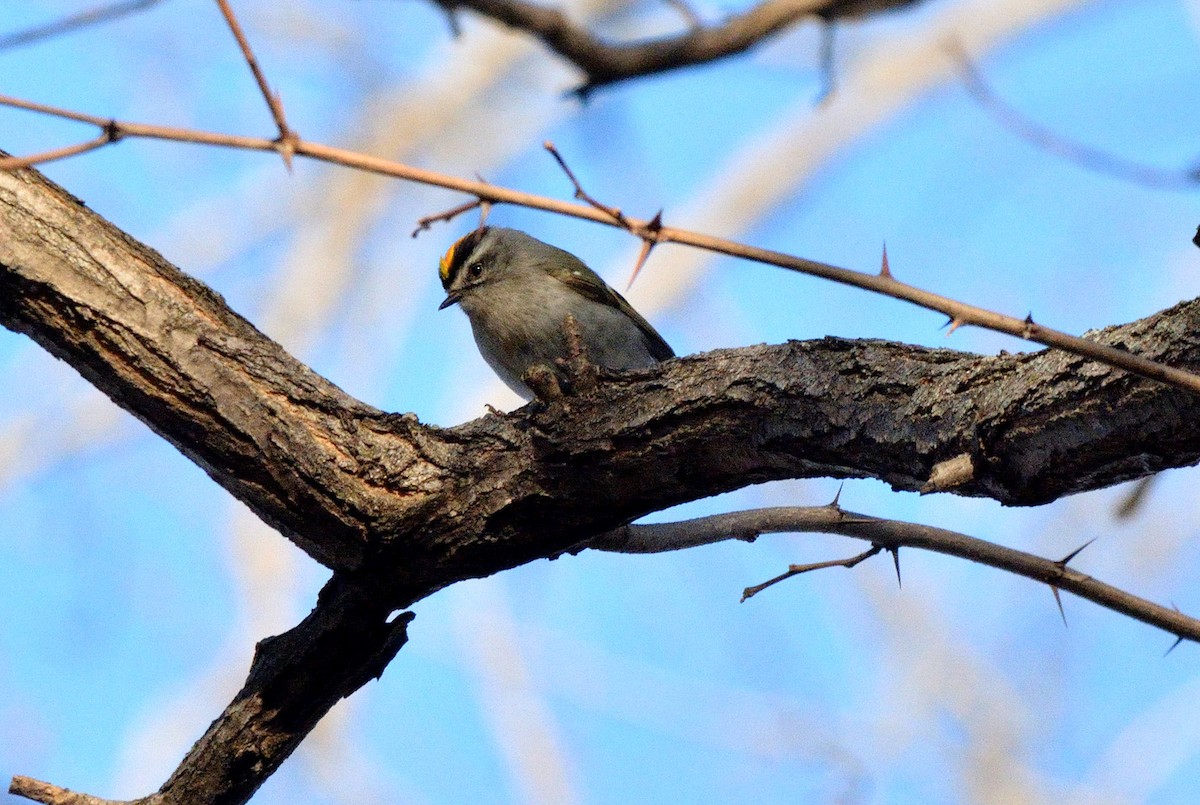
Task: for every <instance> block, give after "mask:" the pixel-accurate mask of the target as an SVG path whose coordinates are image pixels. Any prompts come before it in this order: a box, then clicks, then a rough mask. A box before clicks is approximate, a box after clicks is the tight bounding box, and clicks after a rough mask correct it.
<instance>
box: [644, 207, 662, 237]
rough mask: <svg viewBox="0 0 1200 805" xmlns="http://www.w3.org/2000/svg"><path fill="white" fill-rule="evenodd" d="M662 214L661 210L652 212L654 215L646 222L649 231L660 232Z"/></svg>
mask: <svg viewBox="0 0 1200 805" xmlns="http://www.w3.org/2000/svg"><path fill="white" fill-rule="evenodd" d="M662 214H663V211H662V210H659V211H658V212H656V213H654V217H653V218H651V219H650V221H649V222H648V223H647V224H646V229H648V230H649V231H651V232H654V233H658V232H661V231H662Z"/></svg>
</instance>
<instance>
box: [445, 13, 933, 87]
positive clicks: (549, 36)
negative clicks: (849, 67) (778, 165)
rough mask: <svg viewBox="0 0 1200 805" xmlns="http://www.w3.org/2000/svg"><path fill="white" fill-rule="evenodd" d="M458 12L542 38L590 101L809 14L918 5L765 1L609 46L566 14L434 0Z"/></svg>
mask: <svg viewBox="0 0 1200 805" xmlns="http://www.w3.org/2000/svg"><path fill="white" fill-rule="evenodd" d="M435 2H437V4H438V5H440V6H442V7H443V8H445V9H447V11H449V12H451V13H453V12H454V10H455V9H459V8H468V9H471V10H472V11H475V12H477V13H479V14H483V15H484V16H487V17H491V18H492V19H494V20H496V21H497V22H502V23H504V24H505V25H507V26H509V27H510V28H516V29H519V30H522V31H526V32H528V33H530V34H532V35H533V36H535V37H537V38H538V39H540V40H541V41H542V43H543V44H545V45H546V46H547V47H549V48H550V49H551V50H553V51H554V52H555V53H557V54H558V55H560V56H562V57H563V58H565V59H567V60H568V61H570V62H571V63H573V64H574V65H575V66H576V67H578V68H579V69H580V70H582V71H583V74H584V83H583V84H582V85H581V86H580V87H579V88H577V89H576V90H575V92H576V94H578V95H581V96H586V95H587V94H588V93H589V92H591V91H592V90H594V89H597V88H599V87H602V86H604V85H606V84H613V83H616V82H618V81H625V80H628V79H630V78H636V77H639V76H647V75H653V74H655V73H661V72H666V71H668V70H677V69H679V68H681V67H690V66H693V65H697V64H704V63H706V62H710V61H716V60H717V59H723V58H726V57H728V56H733V55H736V54H738V53H743V52H745V51H746V50H748V49H750V48H751V47H754V46H755V45H757V44H759V43H760V42H762V41H763V40H765V39H768V38H770V37H771V36H774V35H775V34H777V33H779V32H780V31H782V30H783V29H785V28H787V27H789V26H791V25H793V24H795V23H797V22H799V21H800V20H802V19H804V18H805V17H809V16H815V17H821V18H823V19H825V20H834V19H838V18H842V17H848V16H860V15H864V14H868V13H873V12H876V11H880V10H885V9H888V8H896V7H899V6H906V5H912V4H913V3H915V2H918V0H765V1H764V2H762V3H760V4H758V5H756V6H754V7H752V8H751V9H750V10H748V11H745V12H742V13H741V14H735V15H733V16H731V17H729V18H728V19H727V20H725V21H724V22H722V23H719V24H717V25H712V26H704V25H695V24H692V25H689V27H688V28H687V30H685V31H683V32H682V33H679V34H676V35H674V36H665V37H661V38H655V39H647V40H643V41H639V42H628V43H621V44H613V43H609V42H605V41H604V40H602V39H600V38H599V37H597V36H595V35H593V34H592V33H591V32H590V31H588V30H587V29H585V28H583V27H580V26H578V25H575V24H574V23H573V22H571V20H570V19H569V18H568V17H567V15H566V14H564V13H563V12H562V11H559V10H558V9H555V8H547V7H546V6H543V5H539V4H537V3H530V2H527V1H526V0H435Z"/></svg>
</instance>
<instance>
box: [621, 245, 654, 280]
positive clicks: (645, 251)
mask: <svg viewBox="0 0 1200 805" xmlns="http://www.w3.org/2000/svg"><path fill="white" fill-rule="evenodd" d="M654 246H655V244H654V241H652V240H643V241H642V250H641V251H640V252H639V253H638V258H637V262H636V263H634V266H633V273H632V274H630V275H629V282H627V283H625V293H629V289H630V288H632V287H633V281H634V280H635V279H637V275H638V274H640V273H641V271H642V266H644V265H646V258H647V257H649V256H650V250H651V249H653V248H654Z"/></svg>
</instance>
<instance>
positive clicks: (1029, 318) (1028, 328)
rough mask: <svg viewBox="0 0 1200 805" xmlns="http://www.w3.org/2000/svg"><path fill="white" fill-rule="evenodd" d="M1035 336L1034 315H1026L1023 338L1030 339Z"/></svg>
mask: <svg viewBox="0 0 1200 805" xmlns="http://www.w3.org/2000/svg"><path fill="white" fill-rule="evenodd" d="M1031 335H1033V313H1026V314H1025V331H1024V332H1023V333H1022V334H1021V337H1022V338H1028V337H1029V336H1031Z"/></svg>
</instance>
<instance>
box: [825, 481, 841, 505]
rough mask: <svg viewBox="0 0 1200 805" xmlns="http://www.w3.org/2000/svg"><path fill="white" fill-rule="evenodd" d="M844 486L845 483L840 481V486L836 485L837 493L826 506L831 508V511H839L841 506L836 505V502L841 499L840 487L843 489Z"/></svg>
mask: <svg viewBox="0 0 1200 805" xmlns="http://www.w3.org/2000/svg"><path fill="white" fill-rule="evenodd" d="M845 485H846V482H845V481H842V482H841V483H840V484H838V491H837V492H835V493H834V495H833V500H831V501H829V503H828V504H826V505H827V506H828V507H829V508H831V509H840V508H841V506H839V505H838V501H839V500H841V499H842V487H844V486H845Z"/></svg>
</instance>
